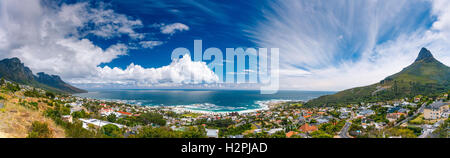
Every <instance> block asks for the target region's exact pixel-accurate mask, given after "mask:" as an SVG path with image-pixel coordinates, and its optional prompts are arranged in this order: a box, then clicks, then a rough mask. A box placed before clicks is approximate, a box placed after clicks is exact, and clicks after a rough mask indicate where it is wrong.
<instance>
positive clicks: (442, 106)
mask: <svg viewBox="0 0 450 158" xmlns="http://www.w3.org/2000/svg"><path fill="white" fill-rule="evenodd" d="M448 111H449V103H444V102H435V103H433V104H430V105H428V106H426V107H425V109H424V110H423V116H424V118H425V119H427V120H434V119H440V118H444V117H445V115H447V114H448ZM447 117H448V116H447Z"/></svg>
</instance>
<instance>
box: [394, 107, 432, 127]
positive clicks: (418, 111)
mask: <svg viewBox="0 0 450 158" xmlns="http://www.w3.org/2000/svg"><path fill="white" fill-rule="evenodd" d="M425 105H426V103H423V104H422V106H421V107H420V108H419V109H418V110H417V111H416V112H414V114H413V115H411V116H410V117H408V118H406V119H404V120H402V121H400V122H398V123H396V124H395V126H400V125H401V124H403V123H405V122H408V121H409V120H411V119H412V118H414V117H415V116H417V115H418V114H420V113H422V112H423V109H424V108H425Z"/></svg>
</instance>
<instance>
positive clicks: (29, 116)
mask: <svg viewBox="0 0 450 158" xmlns="http://www.w3.org/2000/svg"><path fill="white" fill-rule="evenodd" d="M16 95H17V96H21V94H20V93H19V92H17V93H16V94H5V93H2V92H0V96H2V97H4V98H6V100H1V102H4V103H5V106H4V108H2V109H0V138H4V137H6V138H25V137H27V135H28V131H29V128H30V126H31V124H32V122H34V121H40V122H46V123H48V125H49V128H50V129H51V130H52V131H53V137H55V138H63V137H65V134H64V129H63V128H61V127H59V126H57V125H56V124H55V123H54V122H53V120H51V119H50V118H46V117H44V116H43V115H42V112H43V111H44V110H45V108H48V106H47V105H46V104H44V103H39V105H38V106H39V110H32V109H28V108H25V107H23V106H21V105H19V104H18V102H19V97H17V96H16ZM26 100H28V101H34V102H37V100H38V99H37V98H27V99H26Z"/></svg>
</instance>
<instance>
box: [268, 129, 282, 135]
mask: <svg viewBox="0 0 450 158" xmlns="http://www.w3.org/2000/svg"><path fill="white" fill-rule="evenodd" d="M278 131H283V128H274V129H270V130H269V132H268V133H269V135H272V134H275V133H277V132H278Z"/></svg>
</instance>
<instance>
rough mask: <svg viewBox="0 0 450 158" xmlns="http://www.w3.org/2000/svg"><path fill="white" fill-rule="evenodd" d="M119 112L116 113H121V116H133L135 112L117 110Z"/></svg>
mask: <svg viewBox="0 0 450 158" xmlns="http://www.w3.org/2000/svg"><path fill="white" fill-rule="evenodd" d="M117 113H118V114H116V116H117V115H119V116H133V114H132V113H129V112H123V111H117Z"/></svg>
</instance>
